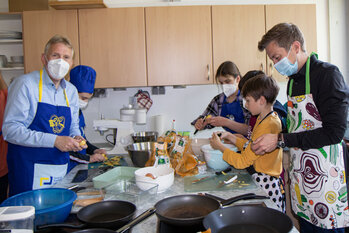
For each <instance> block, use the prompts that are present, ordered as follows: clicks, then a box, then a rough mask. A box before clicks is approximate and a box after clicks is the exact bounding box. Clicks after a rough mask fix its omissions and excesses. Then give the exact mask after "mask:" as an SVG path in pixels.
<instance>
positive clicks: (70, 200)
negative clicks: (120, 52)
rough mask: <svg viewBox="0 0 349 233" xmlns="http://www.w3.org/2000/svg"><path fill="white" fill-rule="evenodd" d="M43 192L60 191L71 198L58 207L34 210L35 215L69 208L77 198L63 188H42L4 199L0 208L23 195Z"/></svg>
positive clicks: (72, 192)
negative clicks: (68, 194) (70, 195)
mask: <svg viewBox="0 0 349 233" xmlns="http://www.w3.org/2000/svg"><path fill="white" fill-rule="evenodd" d="M44 190H61V191H64V192H67V193H70V194H72V197H71V198H70V199H69V200H67V201H66V202H64V203H62V204H59V205H58V206H53V207H49V208H45V209H41V210H36V209H35V214H37V215H38V214H43V213H47V212H53V211H56V210H58V209H63V208H65V207H67V206H69V205H72V204H73V202H74V201H75V200H76V198H77V195H76V193H75V192H74V191H72V190H70V189H65V188H43V189H35V190H30V191H26V192H23V193H18V194H16V195H14V196H12V197H9V198H8V199H6V200H5V201H4V202H3V203H2V204H1V205H0V206H7V205H6V203H5V202H7V201H8V200H11V199H14V198H18V197H21V196H24V195H26V194H28V193H35V192H40V191H44ZM34 207H35V206H34Z"/></svg>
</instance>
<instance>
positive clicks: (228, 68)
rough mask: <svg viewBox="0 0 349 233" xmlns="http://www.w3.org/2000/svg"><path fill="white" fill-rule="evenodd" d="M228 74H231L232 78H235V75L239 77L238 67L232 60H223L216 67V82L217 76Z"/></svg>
mask: <svg viewBox="0 0 349 233" xmlns="http://www.w3.org/2000/svg"><path fill="white" fill-rule="evenodd" d="M228 75H231V76H233V77H234V78H236V77H237V76H240V77H241V75H240V71H239V68H238V67H237V65H235V63H234V62H231V61H225V62H223V63H222V64H221V65H220V66H219V67H218V69H217V72H216V77H215V78H216V82H217V83H218V77H221V76H223V77H227V76H228Z"/></svg>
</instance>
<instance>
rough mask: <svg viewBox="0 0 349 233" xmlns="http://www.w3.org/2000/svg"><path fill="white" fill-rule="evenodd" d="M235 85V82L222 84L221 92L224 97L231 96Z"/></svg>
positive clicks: (235, 87) (235, 88)
mask: <svg viewBox="0 0 349 233" xmlns="http://www.w3.org/2000/svg"><path fill="white" fill-rule="evenodd" d="M237 89H238V88H237V86H236V85H235V84H223V92H224V95H225V96H226V97H229V96H231V95H232V94H234V93H235V92H236V90H237Z"/></svg>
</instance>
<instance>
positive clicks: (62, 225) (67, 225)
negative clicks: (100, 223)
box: [36, 223, 86, 230]
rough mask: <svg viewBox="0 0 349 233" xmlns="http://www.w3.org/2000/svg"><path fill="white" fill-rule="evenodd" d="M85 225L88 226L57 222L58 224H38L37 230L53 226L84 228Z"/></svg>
mask: <svg viewBox="0 0 349 233" xmlns="http://www.w3.org/2000/svg"><path fill="white" fill-rule="evenodd" d="M84 227H86V224H81V225H71V224H64V223H60V224H59V223H57V224H47V225H40V226H36V229H37V230H44V229H51V228H70V229H82V228H84Z"/></svg>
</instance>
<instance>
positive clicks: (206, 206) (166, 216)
mask: <svg viewBox="0 0 349 233" xmlns="http://www.w3.org/2000/svg"><path fill="white" fill-rule="evenodd" d="M265 198H268V197H265V196H259V195H255V194H253V193H247V194H244V195H239V196H236V197H233V198H230V199H227V200H221V199H220V200H221V201H220V200H217V198H215V197H214V196H212V195H196V194H186V195H178V196H172V197H168V198H165V199H163V200H161V201H159V202H157V203H156V204H155V207H154V208H150V209H148V210H147V211H145V212H144V213H143V214H141V215H140V216H139V217H137V218H135V219H134V220H133V221H132V222H130V223H128V224H127V225H125V226H124V227H123V228H122V229H118V230H117V231H116V232H118V233H123V232H125V231H126V230H128V229H129V228H130V227H133V226H135V225H136V224H138V223H139V222H141V221H142V220H143V219H145V218H147V217H149V216H151V215H152V214H153V213H154V212H155V213H156V215H157V216H158V218H159V219H160V220H161V221H163V222H165V223H168V224H171V225H174V226H181V227H185V226H189V225H190V226H192V225H199V224H202V221H203V219H204V218H205V216H206V215H207V214H209V213H210V212H212V211H214V210H217V209H219V208H221V207H222V206H225V205H229V204H231V203H233V202H236V201H239V200H246V199H265ZM218 199H219V198H218ZM139 218H140V219H139ZM110 232H113V231H110V230H107V229H86V230H82V231H77V232H76V233H110Z"/></svg>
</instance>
